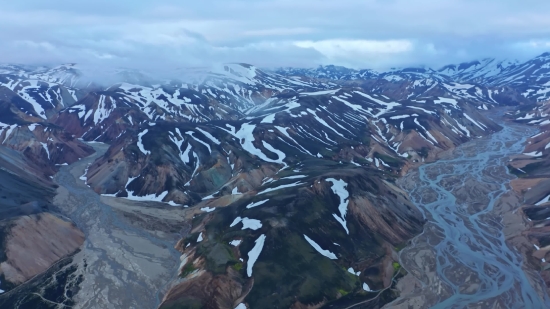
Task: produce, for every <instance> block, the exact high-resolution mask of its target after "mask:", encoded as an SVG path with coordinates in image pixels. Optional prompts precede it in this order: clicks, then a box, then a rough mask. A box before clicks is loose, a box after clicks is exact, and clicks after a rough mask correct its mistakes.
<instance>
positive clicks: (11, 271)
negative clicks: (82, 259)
mask: <svg viewBox="0 0 550 309" xmlns="http://www.w3.org/2000/svg"><path fill="white" fill-rule="evenodd" d="M41 147H42V146H41ZM0 166H1V167H2V169H0V218H2V220H0V278H2V279H1V280H0V289H1V290H4V291H6V292H7V291H9V290H11V289H12V288H14V287H16V286H18V285H20V284H22V283H24V282H27V281H28V280H29V279H31V278H33V277H34V276H36V275H39V274H41V273H42V272H44V271H45V270H47V269H48V268H49V267H50V266H52V265H53V264H55V263H56V262H58V261H59V260H61V259H63V258H64V257H66V256H68V255H70V254H72V253H74V252H75V251H76V250H78V248H79V247H80V246H81V245H82V243H83V241H84V235H83V233H82V232H81V231H80V230H79V229H78V228H77V227H76V226H75V225H74V224H73V223H72V222H69V221H67V219H65V218H63V217H62V216H60V215H58V214H56V209H55V207H54V206H53V205H52V199H53V197H54V195H55V193H54V188H55V185H54V183H53V182H52V181H51V179H50V178H49V177H48V176H47V174H45V173H44V171H45V170H44V167H43V166H42V164H41V163H40V162H37V161H36V160H33V159H32V158H30V157H28V156H27V155H24V154H21V153H20V152H18V151H15V150H13V149H10V148H7V147H4V146H0ZM2 304H4V303H2ZM4 305H5V304H4Z"/></svg>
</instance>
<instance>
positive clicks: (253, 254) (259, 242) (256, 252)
mask: <svg viewBox="0 0 550 309" xmlns="http://www.w3.org/2000/svg"><path fill="white" fill-rule="evenodd" d="M264 242H265V235H264V234H262V235H260V237H258V239H256V241H255V243H256V245H254V248H252V250H250V252H248V262H247V263H246V264H247V265H246V274H247V275H248V276H249V277H252V267H253V266H254V263H256V261H257V260H258V257H259V256H260V253H261V252H262V249H263V248H264Z"/></svg>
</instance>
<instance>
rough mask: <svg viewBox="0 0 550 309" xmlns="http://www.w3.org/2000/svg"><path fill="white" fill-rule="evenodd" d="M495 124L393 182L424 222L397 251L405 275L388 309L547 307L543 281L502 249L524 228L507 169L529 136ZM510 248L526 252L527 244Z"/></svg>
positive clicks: (549, 300)
mask: <svg viewBox="0 0 550 309" xmlns="http://www.w3.org/2000/svg"><path fill="white" fill-rule="evenodd" d="M501 115H502V113H500V115H498V116H496V117H501ZM501 124H503V125H504V129H503V130H501V131H500V132H498V133H495V134H493V135H492V136H489V137H485V138H481V139H477V140H474V141H471V142H469V143H467V144H464V145H461V146H459V147H457V148H456V149H454V150H453V151H451V152H449V153H447V154H445V155H444V156H442V158H441V160H439V161H437V162H434V163H430V164H426V165H423V166H421V167H420V168H419V169H418V170H416V171H412V172H410V173H409V174H408V175H406V176H405V177H404V178H402V179H401V180H400V181H399V182H400V183H401V185H402V187H404V188H405V189H407V191H408V192H409V193H410V195H411V197H412V199H413V201H414V202H415V203H416V204H417V205H419V207H420V209H422V210H423V213H424V215H425V216H426V218H427V221H428V222H427V224H426V225H425V226H424V232H423V233H422V234H421V235H419V236H418V237H416V238H415V239H414V240H412V244H411V245H410V246H408V247H406V248H404V249H403V250H402V251H401V252H400V261H401V262H402V263H403V267H404V268H405V269H407V270H408V271H409V274H408V275H407V277H408V278H405V279H403V282H400V283H399V284H398V288H399V289H401V290H402V293H401V297H400V299H398V300H396V301H395V302H393V303H391V304H389V305H388V306H387V308H409V306H419V307H421V308H427V307H430V308H465V307H468V308H519V307H526V308H547V307H549V306H550V298H549V297H548V294H547V291H546V286H545V284H544V282H543V281H542V280H541V278H540V276H539V275H538V274H537V273H536V272H535V271H533V270H532V267H531V266H530V265H528V264H529V263H528V262H526V258H527V257H525V256H523V254H521V252H519V251H518V250H517V249H516V248H514V247H513V246H512V245H511V244H510V243H508V241H509V240H510V239H511V238H513V237H517V236H518V235H521V233H522V232H523V231H524V230H525V229H526V226H525V225H524V224H523V219H522V218H521V216H518V215H517V211H518V209H519V207H520V206H521V204H522V203H521V201H520V199H519V196H517V195H515V194H514V193H513V192H510V186H509V182H510V180H512V179H513V178H515V177H514V176H513V175H510V174H509V173H508V171H507V168H506V165H507V163H508V161H509V158H510V157H511V156H514V155H516V154H517V153H520V152H521V151H522V149H523V147H524V144H525V141H526V136H529V135H532V134H533V129H532V128H529V127H526V126H522V125H517V124H513V123H502V122H501ZM514 214H515V215H514ZM514 245H522V246H531V244H530V243H529V240H527V239H523V240H522V241H521V242H520V241H516V242H515V243H514ZM413 285H414V288H411V286H413Z"/></svg>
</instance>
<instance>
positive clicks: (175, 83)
mask: <svg viewBox="0 0 550 309" xmlns="http://www.w3.org/2000/svg"><path fill="white" fill-rule="evenodd" d="M546 63H547V56H545V55H541V56H539V57H537V58H534V59H532V60H530V61H528V62H526V63H515V62H497V61H496V60H491V59H484V60H482V61H478V62H475V63H469V64H460V65H455V66H453V65H451V66H447V67H445V68H442V69H440V70H434V69H430V68H402V69H393V70H391V71H388V72H374V71H372V70H353V69H348V68H344V67H338V66H320V67H318V68H314V69H299V68H284V69H279V70H276V71H267V70H262V69H259V68H257V67H255V66H253V65H249V64H243V63H231V64H223V65H220V66H212V67H210V68H193V69H186V70H183V69H176V70H173V72H172V73H171V74H172V75H173V78H171V79H161V78H153V77H151V76H152V75H150V74H147V73H146V72H142V71H137V70H128V69H110V70H109V71H108V72H103V73H102V76H107V77H108V78H105V79H102V81H103V82H102V84H99V83H97V82H92V79H91V77H92V76H93V75H94V74H99V73H97V72H93V71H90V70H89V68H85V67H81V66H79V65H77V64H66V65H61V66H58V67H53V68H46V67H41V68H29V67H25V66H15V65H5V66H2V67H0V122H1V123H0V142H1V145H0V160H2V158H3V157H2V156H1V154H2V153H3V152H5V153H7V154H9V156H8V155H6V159H5V161H6V162H9V161H10V160H15V159H10V158H11V157H14V156H17V158H18V159H17V160H18V161H13V162H16V163H15V164H14V163H11V167H10V168H9V169H8V170H9V173H8V174H9V175H13V176H9V175H8V174H5V175H6V179H9V177H13V178H14V179H22V180H20V182H21V186H11V187H10V186H8V187H6V188H5V189H2V190H7V191H6V192H7V193H5V194H9V195H10V196H18V198H19V200H14V201H13V202H11V204H10V206H9V207H8V206H4V205H2V207H3V208H2V209H0V211H3V210H4V208H5V209H8V210H9V211H10V212H13V209H14V207H15V206H17V205H19V204H27V203H32V202H33V201H35V200H37V201H38V200H39V201H40V202H41V203H44V204H45V205H46V204H47V205H50V204H54V203H53V202H52V198H53V195H54V192H53V189H54V184H53V183H52V181H51V178H50V177H51V176H52V175H54V174H55V173H56V172H57V170H58V169H59V166H60V165H65V164H71V163H73V162H76V161H79V160H80V159H82V158H84V157H86V156H89V155H90V154H92V152H93V149H92V148H91V147H90V146H89V145H86V143H85V142H88V144H89V143H94V142H95V143H97V142H101V143H105V144H107V146H108V149H107V151H106V152H105V153H104V154H102V155H98V157H97V159H95V161H93V162H92V163H91V164H89V166H87V167H86V169H85V172H84V174H83V175H82V174H80V173H79V175H78V176H79V177H76V178H75V179H74V181H77V182H83V183H85V184H86V185H87V186H88V187H89V188H87V187H86V186H84V185H83V187H84V188H86V189H88V190H93V191H95V193H96V194H97V195H98V196H97V199H99V200H100V201H106V199H111V201H117V202H116V203H121V204H117V205H118V206H117V207H118V208H117V207H114V206H113V208H112V209H113V210H112V213H113V214H112V215H113V216H116V218H117V219H116V220H114V221H113V222H117V224H118V222H119V221H120V222H127V221H128V222H131V223H132V224H134V225H132V224H129V225H128V226H130V225H131V226H135V222H133V221H132V220H137V219H136V218H138V217H139V216H142V215H143V218H146V219H143V222H141V223H140V224H143V225H145V226H147V225H149V224H153V223H151V222H157V223H158V224H159V225H163V223H166V222H167V221H169V220H172V219H173V218H171V217H170V218H169V219H167V217H166V216H164V217H163V216H161V215H160V213H161V212H162V211H164V209H165V208H164V207H169V208H170V209H171V210H174V211H177V212H178V214H177V216H179V217H181V218H183V219H182V220H183V221H182V222H178V223H177V226H178V229H180V230H179V231H178V232H177V233H175V234H174V235H172V236H173V237H177V239H172V241H173V242H172V243H173V244H174V245H175V249H176V250H177V253H178V255H180V260H179V262H178V263H179V267H177V270H172V272H173V273H171V276H174V279H173V280H172V281H171V283H170V284H169V285H167V286H166V287H163V291H162V294H163V297H161V298H160V299H159V301H160V306H159V307H160V308H180V307H181V308H188V307H191V308H192V307H199V308H200V307H205V308H220V309H222V308H230V309H233V308H235V307H238V308H246V306H248V308H257V307H262V306H264V305H265V304H266V303H267V304H272V306H273V307H276V308H319V307H321V306H331V307H332V308H345V307H347V306H351V305H353V304H356V303H357V302H360V301H365V300H369V299H372V302H371V303H369V306H371V305H372V306H373V307H376V306H378V307H381V306H383V305H384V304H386V303H388V302H389V301H391V300H392V299H394V298H395V297H396V296H397V295H396V294H395V292H394V291H393V290H392V289H391V287H392V285H393V284H394V283H393V282H394V279H395V278H398V277H400V276H403V275H404V273H403V271H402V270H401V269H400V267H399V264H398V263H397V262H398V258H397V251H398V249H399V248H401V247H403V246H404V245H405V244H406V243H407V241H408V240H410V239H411V238H413V237H414V236H415V235H418V234H419V233H421V232H422V228H423V224H424V218H423V216H422V214H421V213H420V211H419V210H418V209H417V208H415V206H414V205H413V203H412V202H411V201H410V200H409V197H408V196H407V194H406V193H405V192H404V191H402V190H401V189H400V188H399V187H398V186H397V185H396V180H397V179H398V178H399V177H401V176H402V175H404V174H405V173H406V172H407V171H408V170H409V169H411V168H415V167H418V166H419V165H421V164H423V163H424V162H430V161H433V160H436V159H437V158H438V157H439V155H440V154H441V153H443V152H445V151H447V150H450V149H453V148H454V147H456V146H458V145H461V144H463V143H466V142H468V141H470V140H472V139H474V138H478V137H482V136H486V135H489V134H491V133H493V132H496V131H498V130H500V129H501V127H500V126H499V125H498V124H497V123H495V122H494V121H493V120H491V119H489V118H488V117H487V111H488V110H491V109H494V108H497V107H503V106H508V107H509V106H513V107H514V108H515V109H516V110H517V111H518V112H517V113H516V112H515V111H514V112H513V113H511V114H510V115H509V117H510V118H514V120H515V121H523V122H531V124H533V125H540V126H542V128H546V127H544V126H545V125H546V121H550V120H548V113H547V104H546V102H541V98H543V97H544V96H545V92H544V89H545V88H544V87H546V86H545V84H546V83H547V79H546V73H547V70H546V67H545V66H546ZM521 76H524V77H521ZM526 89H527V90H529V89H533V91H530V92H528V91H527V90H526ZM541 90H542V92H541ZM549 123H550V122H549ZM549 131H550V130H549ZM545 134H546V133H543V134H541V135H540V137H533V138H532V140H531V141H532V144H530V145H529V146H528V148H527V149H526V153H527V154H526V157H524V159H528V160H532V161H533V162H531V161H529V162H527V161H525V162H527V163H526V164H527V165H526V166H528V165H529V164H531V163H537V164H538V163H539V162H535V161H534V160H535V159H533V157H535V158H538V157H537V156H538V155H539V153H540V154H542V156H543V158H545V157H544V156H546V154H547V152H548V150H547V149H546V146H547V144H548V142H550V141H548V140H547V139H546V137H547V136H546V135H545ZM107 146H106V147H107ZM92 158H93V157H92ZM90 160H91V159H90ZM518 162H519V161H518ZM525 162H524V163H525ZM81 163H82V164H84V163H85V162H84V161H83V162H81ZM6 164H8V163H6ZM86 164H87V163H86ZM511 164H516V162H515V161H513V162H512V163H511ZM544 164H546V163H544ZM544 164H542V165H536V166H537V168H532V169H530V168H527V170H525V171H526V172H529V171H530V170H533V171H535V170H536V173H543V174H544V173H545V172H544V171H546V167H545V166H546V165H544ZM17 167H19V168H17ZM519 168H521V169H523V168H522V167H519ZM528 170H529V171H528ZM26 171H32V175H33V176H29V174H28V173H29V172H26ZM2 173H3V172H2ZM73 174H74V173H73ZM2 175H4V174H2ZM73 176H74V175H73ZM538 176H541V175H538ZM18 181H19V180H18ZM33 181H34V182H38V183H40V184H41V185H40V186H38V185H37V186H36V187H37V188H38V189H37V190H42V191H40V192H43V197H42V198H41V199H38V196H39V194H38V193H36V192H34V191H32V190H29V197H28V198H26V199H21V196H20V195H21V192H20V190H21V189H19V188H27V187H31V186H32V184H33ZM61 189H62V188H61ZM18 190H19V191H18ZM8 191H9V192H8ZM90 192H91V191H90ZM533 192H534V191H533ZM536 192H538V193H537V194H539V195H543V194H545V193H546V191H544V189H543V187H542V186H541V187H540V190H539V189H537V191H536ZM91 193H92V194H95V193H93V192H91ZM548 194H550V193H548ZM539 195H537V198H538V197H540V196H539ZM6 196H7V195H6ZM94 196H95V195H94ZM542 198H544V196H543V197H542ZM125 203H127V204H125ZM33 205H34V204H33ZM105 205H106V204H105ZM109 205H112V204H109ZM120 205H126V206H124V207H126V208H124V207H123V206H120ZM28 207H29V206H25V209H26V208H28ZM102 207H105V208H101V209H111V208H107V206H102ZM31 208H32V207H31ZM123 208H124V209H125V210H124V211H123V210H122V209H123ZM33 209H34V208H33ZM128 209H133V210H132V211H128ZM136 209H140V210H139V211H137V210H136ZM8 210H7V211H8ZM54 210H55V209H54V207H52V209H50V210H47V211H45V213H47V215H46V214H41V216H42V217H43V216H48V218H49V219H48V220H50V221H51V222H54V223H52V224H48V225H45V226H43V227H40V228H38V227H37V228H36V229H34V230H35V231H40V232H41V233H42V232H43V230H42V229H43V228H47V229H50V228H51V229H52V230H56V227H59V226H66V222H70V220H65V219H60V218H62V216H61V215H60V214H57V213H55V211H54ZM103 211H105V210H103ZM109 211H111V210H109ZM83 212H84V211H83ZM14 213H15V212H14ZM122 213H124V214H125V215H122ZM138 213H140V214H138ZM172 214H173V213H172ZM73 215H74V213H73ZM50 216H53V217H50ZM20 217H21V216H20V213H18V215H17V216H16V215H13V218H15V219H13V220H23V219H17V218H20ZM42 217H41V218H42ZM113 218H115V217H113ZM25 220H27V219H25ZM59 220H61V221H59ZM21 222H22V223H21V224H23V223H24V222H23V221H21ZM170 222H172V221H170ZM18 224H19V223H17V224H16V225H15V226H18ZM24 224H30V223H24ZM166 224H168V223H166ZM170 224H173V223H170ZM68 226H69V227H67V228H68V229H69V231H70V233H69V234H70V235H71V237H70V239H71V242H69V243H70V244H71V245H70V246H68V247H66V248H65V250H62V251H60V252H61V253H60V254H58V255H57V256H55V258H54V257H53V256H52V255H50V254H49V253H47V252H45V251H44V252H37V253H36V254H37V255H39V256H41V255H45V256H48V257H49V258H48V259H47V261H48V262H47V263H45V264H44V265H47V266H49V265H51V264H52V263H55V262H56V261H59V259H62V258H63V257H65V256H67V255H70V254H71V253H72V252H74V250H75V248H78V247H79V246H80V244H81V242H82V241H83V239H82V237H80V236H82V234H81V232H79V230H78V229H77V228H76V227H74V226H73V225H68ZM16 232H17V233H16ZM16 232H11V234H10V235H17V236H18V238H10V241H11V242H10V244H12V246H13V248H15V247H16V245H15V244H18V243H24V244H26V245H29V243H28V242H31V244H30V245H32V243H33V242H36V243H39V242H43V239H42V238H35V237H28V238H26V237H25V234H24V233H23V234H22V233H21V232H18V230H16ZM85 232H86V233H88V234H86V237H94V236H96V238H97V235H96V234H93V233H97V231H96V230H93V229H91V230H86V231H85ZM44 233H45V234H46V235H48V233H46V232H43V234H44ZM131 233H132V234H133V235H137V236H135V237H137V238H136V239H138V240H139V239H143V240H145V239H147V237H148V236H147V235H148V233H149V232H148V231H145V230H139V231H138V230H137V229H135V230H134V229H132V232H131ZM162 233H166V232H162ZM162 233H160V232H158V234H162ZM54 234H55V235H54ZM113 234H114V233H113ZM33 235H34V234H33ZM52 235H53V236H52V239H54V240H55V244H56V245H57V241H56V239H58V234H56V233H52ZM132 237H133V236H132ZM26 239H30V240H28V242H26V241H27V240H26ZM0 243H1V244H5V243H6V241H3V242H0ZM52 246H53V245H52ZM36 247H39V246H36ZM40 248H42V247H40ZM82 249H83V250H86V248H82ZM41 250H42V249H41ZM121 250H126V249H125V247H123V246H122V249H121ZM17 258H18V256H16V255H14V257H13V258H12V257H9V256H6V257H3V256H0V263H8V264H9V265H12V266H13V267H14V268H15V267H18V268H19V269H22V267H24V266H25V265H23V264H22V265H19V264H17V262H16V260H17ZM105 259H108V257H107V256H105ZM396 263H397V265H396ZM16 264H17V265H16ZM27 265H28V267H29V268H32V269H33V272H28V273H25V274H23V276H12V277H10V276H5V277H3V278H2V282H0V288H2V289H3V290H6V291H8V293H7V294H8V295H9V297H15V298H17V297H19V296H13V295H14V293H11V294H10V293H9V291H11V290H13V289H17V287H16V286H18V285H19V284H21V283H22V282H25V281H26V280H27V279H29V278H30V276H31V275H34V274H36V273H40V272H42V271H44V269H43V268H37V267H34V266H33V265H31V264H27ZM71 267H74V268H76V269H78V271H79V272H81V273H85V272H86V270H85V269H83V268H82V267H83V266H82V265H80V264H74V265H72V266H71ZM129 272H130V275H133V274H132V273H131V270H130V271H129ZM106 273H109V270H106ZM108 275H113V276H118V274H110V273H109V274H108ZM130 277H131V276H130ZM132 278H133V277H132ZM136 278H138V277H136ZM142 279H143V278H138V279H136V280H142ZM33 280H34V279H33ZM36 280H38V279H36ZM82 280H86V279H82ZM147 280H149V279H147ZM166 280H168V279H166ZM159 289H160V287H159ZM373 291H374V292H378V291H381V292H382V291H383V293H382V294H380V297H378V296H377V295H378V293H373ZM132 292H135V291H134V290H132ZM78 293H80V294H79V295H78V297H83V298H86V297H87V296H85V295H84V294H82V293H81V292H78ZM144 293H154V291H153V292H151V291H149V292H144ZM10 295H11V296H10ZM17 295H19V294H17ZM147 296H148V297H149V296H150V298H151V299H153V298H154V296H155V295H153V294H150V295H147ZM375 296H376V297H375ZM65 297H72V296H65ZM110 297H116V295H114V296H110ZM11 299H12V298H10V300H11ZM1 301H2V296H0V303H1ZM243 306H244V307H243Z"/></svg>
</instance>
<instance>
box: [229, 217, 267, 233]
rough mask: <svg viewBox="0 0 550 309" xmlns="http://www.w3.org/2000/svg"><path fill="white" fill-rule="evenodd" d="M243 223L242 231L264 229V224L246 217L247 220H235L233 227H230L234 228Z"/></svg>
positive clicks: (238, 218) (239, 218)
mask: <svg viewBox="0 0 550 309" xmlns="http://www.w3.org/2000/svg"><path fill="white" fill-rule="evenodd" d="M241 222H242V223H243V228H242V229H241V230H246V229H251V230H257V229H259V228H261V227H262V222H261V221H260V220H256V219H249V218H247V217H245V218H241V217H237V218H235V220H233V222H232V223H231V225H229V227H234V226H235V225H237V224H239V223H241Z"/></svg>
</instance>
